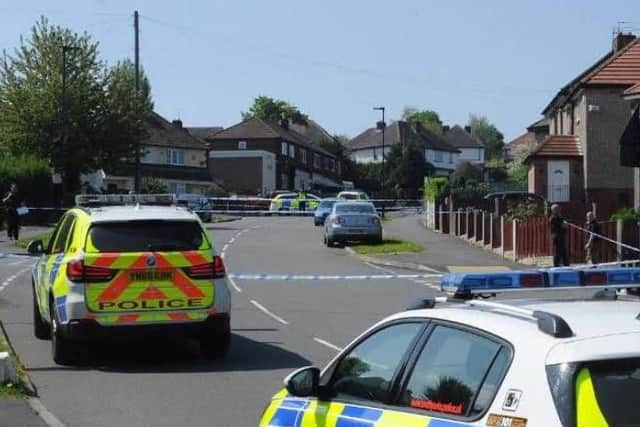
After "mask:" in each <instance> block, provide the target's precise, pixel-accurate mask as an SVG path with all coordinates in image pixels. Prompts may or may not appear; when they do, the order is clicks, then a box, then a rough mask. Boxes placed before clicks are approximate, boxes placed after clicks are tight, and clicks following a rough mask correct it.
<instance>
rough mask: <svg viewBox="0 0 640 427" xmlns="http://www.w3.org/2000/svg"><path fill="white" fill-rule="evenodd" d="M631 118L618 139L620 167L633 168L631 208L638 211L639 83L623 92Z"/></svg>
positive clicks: (639, 156) (639, 158)
mask: <svg viewBox="0 0 640 427" xmlns="http://www.w3.org/2000/svg"><path fill="white" fill-rule="evenodd" d="M624 99H625V101H627V102H628V104H629V107H630V111H631V112H632V113H631V117H630V118H629V122H628V123H627V126H626V127H625V130H624V132H623V133H622V136H621V137H620V160H621V165H622V166H625V167H633V168H634V169H633V207H634V209H636V210H640V83H637V84H636V85H634V86H632V87H630V88H629V89H627V90H626V91H625V92H624Z"/></svg>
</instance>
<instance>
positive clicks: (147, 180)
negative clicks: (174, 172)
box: [140, 176, 169, 194]
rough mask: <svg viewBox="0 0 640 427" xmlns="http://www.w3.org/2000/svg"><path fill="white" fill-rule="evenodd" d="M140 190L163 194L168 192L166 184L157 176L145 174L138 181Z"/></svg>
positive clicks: (147, 192) (146, 192)
mask: <svg viewBox="0 0 640 427" xmlns="http://www.w3.org/2000/svg"><path fill="white" fill-rule="evenodd" d="M140 192H141V193H143V194H164V193H168V192H169V189H168V187H167V184H165V183H164V182H163V181H161V180H159V179H158V178H154V177H150V176H146V177H144V178H142V180H141V182H140Z"/></svg>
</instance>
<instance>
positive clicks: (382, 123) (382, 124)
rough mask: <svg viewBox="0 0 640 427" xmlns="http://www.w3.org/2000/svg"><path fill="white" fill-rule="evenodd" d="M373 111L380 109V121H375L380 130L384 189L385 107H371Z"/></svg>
mask: <svg viewBox="0 0 640 427" xmlns="http://www.w3.org/2000/svg"><path fill="white" fill-rule="evenodd" d="M373 109H374V110H375V111H382V121H381V122H378V123H376V127H377V128H378V129H380V130H381V131H382V174H381V175H382V181H381V183H382V189H383V190H384V129H385V128H386V127H387V124H386V123H385V122H384V110H385V107H373Z"/></svg>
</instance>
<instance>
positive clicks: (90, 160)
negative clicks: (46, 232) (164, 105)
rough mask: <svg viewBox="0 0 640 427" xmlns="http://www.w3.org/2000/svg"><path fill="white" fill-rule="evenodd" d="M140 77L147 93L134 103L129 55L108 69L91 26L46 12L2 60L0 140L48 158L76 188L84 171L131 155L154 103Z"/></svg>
mask: <svg viewBox="0 0 640 427" xmlns="http://www.w3.org/2000/svg"><path fill="white" fill-rule="evenodd" d="M63 52H64V55H63ZM63 56H65V57H66V61H64V62H65V66H64V67H63V59H62V58H63ZM63 68H64V71H65V72H64V75H65V76H66V90H65V93H64V97H63V90H62V88H63V84H62V81H63ZM142 82H143V91H144V92H146V95H145V99H144V100H143V101H141V102H140V105H138V106H136V105H135V102H136V101H135V99H136V97H135V93H134V92H133V79H132V66H131V64H130V62H122V63H119V64H118V65H116V67H114V68H113V69H112V70H108V69H107V67H106V65H105V64H104V62H102V61H101V60H100V59H99V52H98V44H97V43H96V42H94V41H93V40H92V39H91V37H90V36H89V35H88V34H87V33H83V34H78V33H74V32H72V31H71V30H69V29H66V28H63V27H60V26H54V25H51V24H49V22H48V21H47V19H46V18H44V17H43V18H41V19H40V20H39V21H38V22H37V23H36V24H35V25H34V26H33V28H32V29H31V33H30V35H29V37H27V38H24V39H21V40H20V46H19V47H18V48H17V49H16V50H15V51H14V53H13V54H11V55H9V54H7V53H6V52H5V54H4V57H3V58H2V60H1V61H0V141H4V144H6V149H7V150H8V151H9V152H11V153H13V154H30V155H33V156H36V157H39V158H43V159H48V160H49V162H50V164H51V165H52V166H54V167H55V168H56V169H57V170H58V171H60V172H62V173H63V176H64V183H65V189H66V191H67V193H68V194H73V192H76V191H78V190H79V188H80V179H79V178H80V174H81V173H83V172H88V171H91V170H95V169H96V168H98V167H108V166H109V164H110V163H116V162H120V161H121V160H122V159H123V158H127V157H129V155H130V154H131V149H132V138H134V137H135V136H137V135H140V129H141V127H142V124H141V123H142V121H143V120H144V117H145V115H147V114H149V109H150V108H152V104H151V103H150V98H149V95H148V92H149V85H148V81H147V80H146V78H143V80H142Z"/></svg>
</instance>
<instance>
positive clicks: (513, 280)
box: [440, 270, 545, 293]
mask: <svg viewBox="0 0 640 427" xmlns="http://www.w3.org/2000/svg"><path fill="white" fill-rule="evenodd" d="M440 284H441V289H442V290H443V291H449V292H454V293H461V292H468V291H472V290H482V289H491V290H499V289H519V288H538V287H542V286H544V284H545V280H544V274H543V273H542V272H539V271H535V270H534V271H509V272H499V273H449V274H445V275H444V276H442V280H441V282H440Z"/></svg>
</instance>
